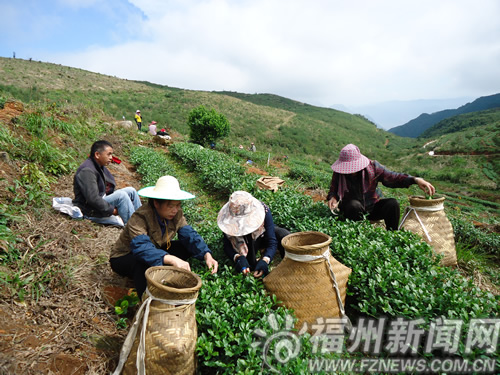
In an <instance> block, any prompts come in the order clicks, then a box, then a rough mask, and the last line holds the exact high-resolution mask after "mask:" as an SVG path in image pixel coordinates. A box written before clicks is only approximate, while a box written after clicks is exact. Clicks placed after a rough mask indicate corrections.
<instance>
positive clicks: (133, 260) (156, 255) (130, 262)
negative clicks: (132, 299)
mask: <svg viewBox="0 0 500 375" xmlns="http://www.w3.org/2000/svg"><path fill="white" fill-rule="evenodd" d="M138 194H139V195H140V196H141V197H146V198H149V202H148V204H145V205H143V206H142V207H141V208H140V209H139V210H137V211H135V212H134V214H133V215H132V217H131V218H130V220H129V221H128V223H127V225H126V226H125V228H124V229H123V232H122V233H121V235H120V237H119V238H118V241H117V242H116V244H115V245H114V246H113V247H112V249H111V255H110V264H111V268H112V269H113V271H115V272H116V273H118V274H119V275H122V276H126V277H130V278H132V279H134V282H135V286H136V289H137V293H138V294H139V296H140V295H142V293H143V292H144V290H145V289H146V277H145V276H144V272H145V271H146V269H148V268H149V267H152V266H162V265H171V266H175V267H179V268H183V269H186V270H188V271H190V270H191V268H190V266H189V263H188V262H186V260H187V259H188V258H190V257H193V258H196V259H198V260H204V261H205V263H206V264H207V266H208V268H210V269H211V271H212V273H216V272H217V268H218V263H217V261H216V260H215V259H214V258H213V257H212V253H211V251H210V249H209V248H208V246H207V244H206V243H205V241H203V239H202V238H201V236H200V235H199V234H198V233H197V232H196V231H195V230H194V229H193V228H192V227H191V226H190V225H188V224H187V222H186V218H185V217H184V214H183V212H182V208H181V203H182V201H184V200H187V199H193V198H194V195H192V194H191V193H188V192H187V191H184V190H181V189H180V187H179V182H178V181H177V179H176V178H175V177H173V176H163V177H160V178H159V179H158V181H157V182H156V185H155V186H148V187H146V188H143V189H141V190H139V191H138ZM176 234H177V235H178V240H176V241H174V240H172V239H173V238H174V237H175V235H176Z"/></svg>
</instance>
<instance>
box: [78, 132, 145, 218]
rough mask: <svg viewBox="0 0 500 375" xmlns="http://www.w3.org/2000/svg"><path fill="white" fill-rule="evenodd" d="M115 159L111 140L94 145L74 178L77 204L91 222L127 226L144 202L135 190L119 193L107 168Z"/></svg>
mask: <svg viewBox="0 0 500 375" xmlns="http://www.w3.org/2000/svg"><path fill="white" fill-rule="evenodd" d="M112 158H113V146H112V145H111V143H109V142H108V141H104V140H101V141H97V142H95V143H94V144H93V145H92V147H91V148H90V156H89V158H88V159H87V160H85V161H84V162H83V163H82V164H81V165H80V166H79V167H78V169H77V171H76V173H75V177H74V179H73V191H74V193H75V199H74V200H73V204H75V205H76V206H78V207H79V208H80V210H81V211H82V213H83V215H84V216H85V218H87V219H89V220H92V221H94V222H96V223H99V224H110V225H116V226H120V227H123V226H124V225H125V224H126V223H127V221H128V219H129V218H130V216H132V214H133V213H134V211H135V210H137V209H138V208H139V207H141V199H140V198H139V196H138V195H137V191H136V190H135V189H134V188H133V187H126V188H123V189H119V190H115V187H116V182H115V179H114V177H113V175H112V174H111V172H110V171H109V170H108V169H107V168H106V166H107V165H109V163H111V160H112Z"/></svg>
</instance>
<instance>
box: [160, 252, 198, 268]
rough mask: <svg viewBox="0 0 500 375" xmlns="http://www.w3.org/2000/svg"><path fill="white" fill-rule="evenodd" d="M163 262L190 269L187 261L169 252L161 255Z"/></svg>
mask: <svg viewBox="0 0 500 375" xmlns="http://www.w3.org/2000/svg"><path fill="white" fill-rule="evenodd" d="M163 264H165V265H170V266H174V267H179V268H182V269H184V270H187V271H191V266H190V265H189V263H188V262H186V261H184V260H182V259H181V258H177V257H176V256H175V255H170V254H167V255H165V256H164V257H163Z"/></svg>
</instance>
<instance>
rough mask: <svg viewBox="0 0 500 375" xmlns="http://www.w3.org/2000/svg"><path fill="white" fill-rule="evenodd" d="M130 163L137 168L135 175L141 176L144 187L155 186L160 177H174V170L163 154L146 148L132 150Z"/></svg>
mask: <svg viewBox="0 0 500 375" xmlns="http://www.w3.org/2000/svg"><path fill="white" fill-rule="evenodd" d="M130 162H131V163H132V164H135V165H136V166H137V173H140V174H141V175H142V182H143V183H144V186H152V185H156V181H157V180H158V178H160V177H162V176H166V175H173V176H175V173H174V168H173V167H172V166H171V165H170V160H168V158H167V157H166V156H165V154H163V153H160V152H157V151H155V150H152V149H150V148H147V147H135V148H133V149H132V150H131V153H130ZM179 184H180V181H179Z"/></svg>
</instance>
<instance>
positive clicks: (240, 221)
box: [217, 191, 290, 277]
mask: <svg viewBox="0 0 500 375" xmlns="http://www.w3.org/2000/svg"><path fill="white" fill-rule="evenodd" d="M217 225H218V226H219V228H220V229H221V230H222V232H224V252H225V253H226V255H227V256H228V257H229V258H230V259H231V260H233V261H234V263H235V268H236V270H237V271H238V272H241V273H243V274H244V275H246V274H248V273H249V272H250V271H253V276H254V277H265V276H266V275H267V274H268V273H269V264H270V263H271V261H272V260H273V258H274V255H275V254H276V250H277V249H278V250H279V252H280V255H281V258H283V257H284V256H285V250H284V249H283V246H282V245H281V239H282V238H283V237H285V236H287V235H289V234H290V232H289V231H288V230H286V229H284V228H280V227H278V226H277V225H274V222H273V215H272V214H271V210H270V209H269V207H268V206H267V205H266V204H264V203H263V202H261V201H259V200H258V199H256V198H254V197H253V196H252V195H251V194H250V193H247V192H246V191H235V192H234V193H233V194H231V196H230V197H229V201H228V202H227V203H226V204H225V205H224V206H223V207H222V209H221V210H220V211H219V215H218V217H217ZM260 250H261V251H262V255H261V257H260V258H259V257H258V255H259V254H258V252H259V251H260Z"/></svg>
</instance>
